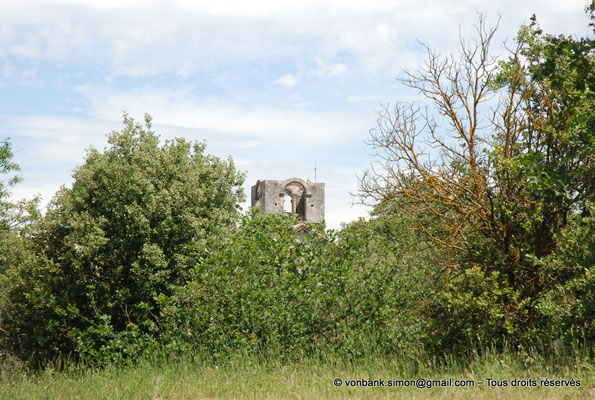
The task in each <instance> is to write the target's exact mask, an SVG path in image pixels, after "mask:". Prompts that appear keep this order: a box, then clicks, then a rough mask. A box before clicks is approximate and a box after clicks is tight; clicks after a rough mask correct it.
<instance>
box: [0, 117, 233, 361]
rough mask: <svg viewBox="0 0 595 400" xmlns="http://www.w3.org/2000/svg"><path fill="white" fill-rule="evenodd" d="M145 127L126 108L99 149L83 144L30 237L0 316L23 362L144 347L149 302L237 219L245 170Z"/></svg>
mask: <svg viewBox="0 0 595 400" xmlns="http://www.w3.org/2000/svg"><path fill="white" fill-rule="evenodd" d="M145 122H146V127H142V126H141V125H140V124H137V123H135V122H134V121H133V120H132V119H131V118H129V117H128V116H127V115H125V116H124V125H125V126H124V129H123V130H122V131H120V132H112V133H111V134H110V135H109V138H108V143H109V147H108V148H107V149H106V150H105V151H104V152H99V151H97V150H95V149H91V150H89V151H88V154H87V157H86V160H85V163H84V165H82V166H80V167H78V168H77V169H76V170H75V172H74V175H73V177H74V183H73V185H72V188H65V187H63V188H62V189H61V190H60V191H59V192H58V194H57V195H56V197H55V198H54V200H53V201H52V203H51V204H50V206H49V209H48V211H47V213H46V215H45V218H44V219H43V221H42V222H41V223H40V224H39V226H38V228H37V230H36V231H35V232H34V233H33V234H32V236H31V245H32V246H33V247H34V250H35V257H36V258H35V260H33V262H32V263H30V264H29V265H26V266H23V268H22V270H21V271H20V272H19V276H20V281H19V283H18V284H17V285H15V286H13V287H12V288H11V293H10V298H11V302H10V303H11V309H10V310H9V311H7V314H9V315H7V317H6V318H5V320H4V322H5V323H6V326H5V329H6V330H7V331H8V332H9V333H10V336H9V337H8V338H7V341H8V343H7V346H8V347H9V348H10V349H11V350H12V351H14V352H15V353H16V354H18V355H20V356H22V357H24V358H25V359H28V360H34V361H35V360H44V359H48V358H52V357H55V356H57V355H60V354H68V353H70V352H75V353H76V354H77V355H79V356H80V355H83V356H84V355H89V356H97V357H100V358H101V357H103V358H105V356H106V354H112V356H113V357H114V358H118V357H121V356H124V357H126V356H130V355H132V354H137V353H139V352H140V353H142V352H143V351H141V350H139V347H140V348H141V349H142V348H144V347H147V346H149V344H147V343H149V342H151V340H154V338H155V337H156V336H158V335H159V332H158V330H157V328H156V327H155V326H154V325H155V321H156V319H157V317H156V316H158V315H159V305H158V303H157V302H156V300H155V299H156V298H157V297H158V296H162V295H166V296H168V295H171V294H172V293H173V292H174V290H175V288H177V287H178V286H180V285H183V284H184V283H185V282H186V281H187V280H188V278H189V277H190V270H191V268H192V267H193V266H194V264H195V262H196V261H195V258H194V257H193V255H192V254H191V249H190V247H191V245H197V244H198V245H199V246H200V245H201V243H204V242H205V240H207V239H209V240H216V238H217V237H218V236H219V235H220V234H221V232H222V231H223V230H225V229H226V228H227V227H230V226H233V224H234V223H235V222H236V220H237V218H238V216H239V204H238V203H239V202H240V201H242V200H243V193H242V190H241V188H240V185H241V184H242V182H243V176H242V174H240V173H238V172H237V171H236V169H235V167H234V164H233V162H232V161H231V160H228V161H224V160H221V159H219V158H217V157H214V156H210V155H206V154H205V153H204V149H205V145H204V144H203V143H195V144H191V143H188V142H186V141H185V140H183V139H175V140H172V141H166V142H165V144H164V145H162V146H160V145H159V137H158V136H157V135H156V134H155V133H153V132H152V131H151V124H150V117H148V116H147V117H146V119H145ZM145 336H146V337H145ZM145 342H146V343H145Z"/></svg>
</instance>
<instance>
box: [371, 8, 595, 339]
mask: <svg viewBox="0 0 595 400" xmlns="http://www.w3.org/2000/svg"><path fill="white" fill-rule="evenodd" d="M592 8H593V6H592V5H591V11H592ZM477 31H478V38H477V39H476V40H475V41H465V40H463V39H461V50H460V53H459V54H458V55H454V56H449V57H441V56H439V55H436V54H434V53H433V52H432V51H431V50H428V60H427V62H426V64H425V65H424V66H423V67H422V68H420V70H419V71H417V72H411V73H407V74H406V76H405V77H404V79H402V82H403V83H404V84H405V85H406V86H409V87H411V88H413V89H416V90H418V91H419V93H420V94H421V95H422V96H423V97H424V98H425V99H426V100H427V101H428V104H429V108H424V107H422V106H420V105H418V104H402V103H399V104H397V106H396V107H395V108H394V109H392V110H390V109H388V108H387V109H385V110H384V111H383V112H382V113H381V114H380V118H379V124H378V128H377V129H374V130H372V131H371V139H370V144H371V145H372V147H373V148H374V149H376V150H377V154H378V156H379V158H380V161H379V162H378V163H376V164H375V165H374V166H373V168H372V169H370V170H368V171H366V173H365V174H364V176H363V177H362V179H361V181H360V189H361V194H362V197H363V198H364V199H366V200H369V201H370V200H371V202H372V204H374V205H375V206H376V212H377V213H380V214H387V213H388V214H390V213H402V214H407V216H408V218H410V220H411V221H412V226H413V227H414V229H416V230H419V231H420V232H423V234H424V235H425V237H426V239H427V240H428V241H430V242H433V243H435V244H437V245H438V246H439V247H441V248H442V249H443V254H444V257H443V260H442V262H441V267H442V271H443V272H444V275H445V277H446V279H445V282H446V283H447V285H446V286H447V287H449V285H448V283H452V282H453V280H455V281H456V282H457V285H459V287H460V288H461V287H469V286H473V285H477V282H476V283H473V282H471V281H470V280H469V279H467V278H466V277H473V279H471V280H475V281H477V279H480V278H478V276H479V275H482V276H484V277H485V279H487V280H486V282H487V283H485V284H486V285H487V286H489V287H492V288H496V289H497V291H498V293H499V294H498V296H496V297H498V298H499V299H498V301H500V302H502V304H503V305H504V306H503V307H501V309H499V310H498V312H497V313H493V312H490V311H489V310H487V309H489V308H490V307H489V303H490V302H492V300H493V299H492V300H490V301H487V302H486V303H485V304H484V306H486V310H487V312H486V313H485V315H486V316H487V317H486V318H488V319H490V322H489V323H490V324H493V325H494V326H496V328H495V329H492V330H491V331H492V332H494V335H497V334H499V333H503V332H508V333H512V331H513V330H514V327H515V326H516V327H519V326H528V325H529V324H528V322H531V321H534V320H535V318H536V315H535V307H534V306H535V304H534V300H535V299H536V298H537V297H538V295H539V293H542V292H543V291H544V290H547V289H548V288H549V287H551V286H552V285H553V284H555V282H556V279H571V278H572V276H571V275H570V276H569V275H566V276H565V277H563V278H562V277H561V276H560V274H557V273H556V272H555V271H552V268H551V265H552V263H551V259H552V257H554V256H555V253H556V251H558V249H559V248H560V247H561V243H563V242H564V241H565V240H566V239H565V237H566V236H564V234H563V233H564V231H565V229H566V228H567V227H568V226H569V224H570V223H571V222H573V221H576V220H577V219H580V218H584V217H588V215H589V214H590V209H591V207H592V205H593V200H594V192H593V182H595V177H594V176H593V162H594V161H595V160H594V157H593V154H595V122H594V121H595V120H594V115H595V57H594V49H595V46H594V41H593V39H592V38H579V39H575V38H572V37H566V36H563V35H559V36H554V35H547V34H544V33H543V32H542V31H541V30H540V29H539V27H538V25H537V24H535V23H534V24H532V25H531V26H526V27H523V28H522V29H521V31H520V33H519V35H518V37H517V47H516V49H513V50H512V53H511V56H510V58H509V59H508V60H506V61H499V60H498V59H497V58H495V57H493V56H491V55H490V52H489V48H490V42H491V41H492V38H493V35H494V32H495V30H494V29H488V28H486V26H485V24H484V21H483V19H481V20H480V23H479V25H478V29H477ZM497 98H499V99H500V101H499V102H498V105H497V106H496V107H495V108H494V104H496V103H495V99H497ZM432 107H433V108H432ZM582 245H583V246H587V247H585V248H588V244H587V243H583V244H582ZM563 247H567V246H566V245H564V246H563ZM590 251H591V252H592V249H591V250H590ZM588 252H589V251H587V253H588ZM591 259H592V257H591ZM579 262H582V263H583V265H585V266H586V265H587V261H586V259H585V258H583V260H582V261H579ZM579 270H580V269H579ZM467 271H470V272H469V273H467ZM477 271H482V272H481V274H479V275H478V273H477ZM582 271H583V272H581V273H584V270H582ZM492 275H493V276H492ZM481 279H483V278H481ZM482 285H483V283H482ZM503 285H504V286H503ZM450 286H451V287H450V289H448V290H453V289H452V285H450ZM501 287H505V288H506V289H505V290H504V289H500V288H501ZM471 290H473V288H471ZM482 290H483V289H482ZM505 293H509V294H508V295H504V294H505ZM463 297H464V296H463ZM474 297H477V296H475V295H473V296H471V298H474ZM482 301H483V300H482ZM463 303H466V304H469V303H468V302H463ZM482 307H483V306H482ZM514 307H517V310H516V311H514V310H513V309H514ZM447 308H448V307H447ZM502 310H506V311H502ZM443 311H444V310H443ZM446 311H448V310H446ZM454 311H456V310H454ZM454 311H453V309H452V307H451V311H450V312H454ZM465 313H466V314H470V312H469V310H467V311H465ZM442 322H444V321H442ZM473 324H475V326H476V327H477V326H478V322H477V321H475V322H472V323H471V324H470V325H469V326H471V325H473ZM456 331H458V332H460V327H459V328H457V329H453V332H456Z"/></svg>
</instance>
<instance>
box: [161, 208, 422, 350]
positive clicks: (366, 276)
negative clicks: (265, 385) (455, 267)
mask: <svg viewBox="0 0 595 400" xmlns="http://www.w3.org/2000/svg"><path fill="white" fill-rule="evenodd" d="M296 222H297V221H295V220H291V219H289V218H286V217H282V216H278V215H266V216H260V215H256V216H255V217H254V218H252V219H250V218H246V219H244V220H243V222H242V224H241V225H240V226H239V227H238V228H237V229H236V230H235V232H234V233H233V234H232V235H230V236H229V237H228V238H227V239H226V240H225V241H222V242H220V243H217V244H216V245H215V246H213V247H211V248H210V250H209V254H208V255H205V257H204V258H203V259H202V261H201V262H200V263H199V264H198V265H197V266H196V268H195V269H194V270H193V277H192V280H191V282H189V284H188V285H186V286H185V287H183V288H181V289H180V290H179V292H178V293H177V294H176V296H174V297H173V298H169V299H162V300H163V301H164V302H165V303H167V304H168V306H167V307H165V308H164V313H165V315H164V318H165V320H166V321H167V323H166V325H167V326H168V330H169V331H170V332H172V333H179V335H178V336H177V337H176V338H175V340H178V341H180V342H183V343H186V344H187V345H188V346H189V347H191V348H196V349H205V350H207V351H208V352H211V353H212V352H218V351H229V350H238V349H242V350H245V351H249V352H254V353H257V354H263V353H264V354H271V353H272V354H285V353H289V354H292V353H296V352H299V353H316V352H320V351H339V352H344V353H347V354H362V353H366V352H369V351H374V352H393V351H395V350H396V349H398V348H401V347H403V346H408V345H411V344H412V343H414V342H417V339H416V335H417V334H419V332H420V328H421V326H422V324H421V322H420V321H419V319H418V318H417V316H415V315H414V311H415V310H416V309H417V308H419V307H421V305H422V304H423V300H424V299H425V296H426V293H425V292H424V284H425V278H424V277H423V276H422V275H421V274H420V269H419V268H418V267H417V266H416V265H414V264H413V265H412V264H409V263H405V262H404V258H403V255H404V254H406V252H407V250H408V249H407V246H408V244H407V243H406V241H401V240H400V239H401V235H402V233H403V231H402V229H403V227H402V226H398V225H392V226H391V225H390V224H388V223H383V222H384V221H381V220H378V221H377V222H375V223H367V222H363V221H360V222H355V223H353V224H351V225H350V226H347V227H346V228H345V229H344V230H342V231H341V232H339V233H335V232H325V231H324V230H323V229H322V227H319V226H316V225H310V226H309V228H310V230H311V231H310V233H309V234H308V235H307V236H305V237H303V236H300V234H298V233H296V232H294V230H293V229H292V225H293V224H295V223H296Z"/></svg>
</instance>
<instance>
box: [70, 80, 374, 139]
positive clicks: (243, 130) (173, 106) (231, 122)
mask: <svg viewBox="0 0 595 400" xmlns="http://www.w3.org/2000/svg"><path fill="white" fill-rule="evenodd" d="M78 90H79V91H80V92H81V93H82V94H84V95H85V96H86V97H87V99H88V101H89V103H90V108H89V111H90V114H91V115H92V116H93V117H94V118H97V119H102V120H112V121H116V120H119V119H120V118H121V115H122V112H123V111H124V110H125V111H127V112H129V113H130V114H131V115H133V116H142V115H144V113H149V114H151V115H152V116H153V117H154V122H155V123H156V124H162V125H169V126H177V127H186V128H194V129H201V130H203V131H210V132H217V133H218V134H224V135H227V136H229V137H235V138H241V139H242V140H248V141H252V140H255V139H261V140H266V141H268V142H270V141H274V142H277V143H315V144H316V145H327V144H329V143H334V142H345V141H349V140H352V139H353V138H354V136H358V135H359V134H360V133H361V132H366V131H367V127H366V126H365V124H364V123H362V120H361V119H360V118H358V116H357V115H352V114H351V113H349V112H343V111H341V112H339V111H320V110H311V109H304V108H295V109H291V108H287V107H284V106H281V107H271V106H264V105H258V104H251V103H249V102H248V103H242V102H234V101H232V100H229V99H223V98H216V97H209V98H204V99H203V98H198V97H196V96H195V95H193V94H192V92H191V91H190V90H154V89H135V90H131V91H127V92H118V91H113V90H111V89H109V88H107V87H105V86H93V85H87V86H81V87H79V88H78Z"/></svg>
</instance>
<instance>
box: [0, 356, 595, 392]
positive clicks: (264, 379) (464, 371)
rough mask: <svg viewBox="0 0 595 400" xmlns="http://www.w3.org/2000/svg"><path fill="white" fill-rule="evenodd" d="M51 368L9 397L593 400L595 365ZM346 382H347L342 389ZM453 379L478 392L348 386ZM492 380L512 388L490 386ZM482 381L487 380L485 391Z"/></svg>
mask: <svg viewBox="0 0 595 400" xmlns="http://www.w3.org/2000/svg"><path fill="white" fill-rule="evenodd" d="M60 369H61V370H60V371H57V369H56V368H47V369H45V370H44V371H43V372H41V373H36V374H31V373H30V374H27V373H19V372H15V371H7V370H4V373H3V377H2V381H1V383H0V398H1V399H92V400H98V399H395V398H397V399H398V398H403V399H426V398H434V399H474V400H480V399H591V398H595V367H594V365H593V362H592V361H591V359H590V358H589V356H587V355H586V354H585V353H583V354H581V353H576V354H574V355H567V356H565V357H562V356H559V355H557V356H552V357H550V358H547V359H546V358H542V357H532V356H530V355H526V354H525V355H519V354H513V353H505V354H495V353H493V354H489V355H487V356H483V357H477V358H475V359H474V361H467V362H464V363H462V362H460V361H454V360H447V361H446V362H443V363H441V364H440V365H438V364H437V363H435V362H433V361H432V360H431V359H428V357H424V356H422V355H420V356H419V357H412V356H408V357H405V358H399V357H391V358H382V357H376V358H367V359H360V360H357V361H352V362H348V361H345V360H342V359H332V358H331V359H327V360H322V361H321V360H313V359H304V360H301V361H299V362H298V361H294V362H289V363H279V362H274V361H266V362H258V361H255V360H254V359H252V358H249V357H236V358H233V359H230V360H227V361H225V362H222V363H220V364H215V363H212V362H210V363H205V362H199V361H196V360H195V361H192V360H190V359H176V360H174V361H171V362H169V363H167V362H143V363H140V364H138V365H135V366H130V367H116V366H110V367H106V368H103V369H96V368H90V367H81V366H72V365H71V366H67V367H63V368H60ZM336 378H340V379H341V380H342V384H341V386H340V387H337V386H335V384H334V380H335V379H336ZM417 378H427V379H452V383H453V384H454V380H456V379H459V380H468V381H472V382H474V384H475V386H473V387H464V388H462V387H434V388H431V389H418V388H414V387H361V386H360V387H348V386H347V383H348V381H350V380H358V379H359V380H362V379H366V380H367V379H372V380H380V379H382V380H384V384H385V385H388V384H389V383H388V382H389V380H395V379H417ZM487 378H492V379H495V380H498V381H500V384H503V383H502V382H503V381H506V382H507V384H508V386H505V387H502V386H493V387H488V386H487ZM514 378H517V379H525V380H526V379H534V380H535V382H536V384H537V385H538V386H537V387H512V386H511V385H512V380H513V379H514ZM542 379H565V380H570V379H574V380H575V381H576V380H577V379H578V380H580V387H565V388H562V387H543V386H541V382H540V381H541V380H542ZM478 382H484V383H483V385H480V384H479V383H478Z"/></svg>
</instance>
